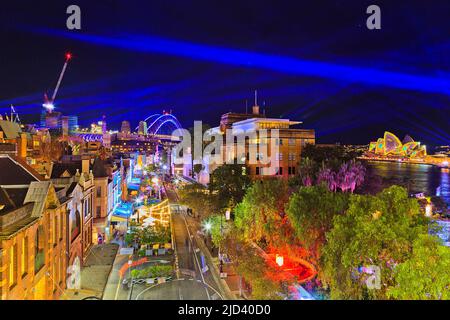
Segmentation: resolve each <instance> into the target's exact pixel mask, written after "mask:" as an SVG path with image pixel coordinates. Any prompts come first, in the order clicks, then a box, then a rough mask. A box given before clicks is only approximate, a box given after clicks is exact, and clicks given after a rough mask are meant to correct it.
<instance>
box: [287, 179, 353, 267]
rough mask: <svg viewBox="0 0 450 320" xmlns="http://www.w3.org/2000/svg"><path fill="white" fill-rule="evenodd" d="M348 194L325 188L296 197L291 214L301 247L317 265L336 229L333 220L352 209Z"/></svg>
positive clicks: (304, 191)
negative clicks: (328, 236) (305, 249)
mask: <svg viewBox="0 0 450 320" xmlns="http://www.w3.org/2000/svg"><path fill="white" fill-rule="evenodd" d="M348 198H349V195H348V194H344V193H340V192H338V193H334V192H331V191H329V190H328V188H327V187H326V186H325V185H319V186H313V187H302V188H300V189H299V190H298V191H297V192H296V193H294V194H292V196H291V198H290V199H289V204H288V205H287V210H286V211H287V214H288V217H289V220H290V221H291V224H292V226H293V228H294V230H295V234H296V236H297V237H298V238H299V240H300V241H301V243H302V244H303V245H304V246H305V247H306V248H307V249H308V250H309V251H310V254H311V255H312V258H313V263H315V264H317V263H318V259H319V257H320V251H321V248H322V246H323V245H324V244H325V241H326V238H325V235H326V233H327V232H328V231H330V229H331V228H332V225H333V218H334V217H335V216H336V215H340V214H343V213H344V212H345V210H346V209H347V208H348Z"/></svg>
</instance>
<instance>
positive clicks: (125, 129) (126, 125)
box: [120, 120, 131, 134]
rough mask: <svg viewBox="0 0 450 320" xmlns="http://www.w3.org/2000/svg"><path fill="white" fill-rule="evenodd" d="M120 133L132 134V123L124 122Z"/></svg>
mask: <svg viewBox="0 0 450 320" xmlns="http://www.w3.org/2000/svg"><path fill="white" fill-rule="evenodd" d="M120 132H121V133H128V134H129V133H131V126H130V122H128V121H126V120H124V121H122V126H121V127H120Z"/></svg>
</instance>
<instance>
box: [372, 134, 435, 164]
mask: <svg viewBox="0 0 450 320" xmlns="http://www.w3.org/2000/svg"><path fill="white" fill-rule="evenodd" d="M369 153H374V154H376V155H380V156H394V157H408V158H423V157H425V156H426V155H427V149H426V146H425V145H421V144H420V142H417V141H414V140H413V139H412V138H411V137H410V136H409V135H406V136H405V138H404V139H403V141H401V140H400V139H399V138H397V136H396V135H395V134H393V133H391V132H388V131H386V132H385V133H384V137H383V138H379V139H378V140H377V141H376V142H371V143H370V145H369Z"/></svg>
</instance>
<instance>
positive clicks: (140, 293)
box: [103, 188, 222, 300]
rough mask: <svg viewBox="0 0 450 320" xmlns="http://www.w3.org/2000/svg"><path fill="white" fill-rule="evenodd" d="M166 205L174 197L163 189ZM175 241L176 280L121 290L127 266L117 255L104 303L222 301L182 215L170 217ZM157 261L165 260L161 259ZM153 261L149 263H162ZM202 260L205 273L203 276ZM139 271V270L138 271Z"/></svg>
mask: <svg viewBox="0 0 450 320" xmlns="http://www.w3.org/2000/svg"><path fill="white" fill-rule="evenodd" d="M166 196H167V197H168V199H169V204H168V205H176V204H177V203H178V201H177V199H178V197H177V194H176V192H175V191H173V190H171V189H170V188H167V189H166ZM171 215H172V217H171V223H172V227H173V229H172V231H173V237H174V252H175V253H174V256H175V257H174V258H175V273H176V276H175V277H174V278H173V279H172V280H169V281H167V282H164V283H158V284H150V285H149V284H133V286H132V288H131V290H130V289H127V288H126V287H124V286H122V285H121V283H122V280H123V279H122V278H121V277H120V274H119V270H120V269H121V268H122V266H123V265H124V264H126V263H128V256H125V255H123V256H121V255H118V256H117V257H116V259H115V262H114V266H113V268H112V270H111V274H110V276H109V279H108V283H107V285H106V288H105V292H104V295H103V299H105V300H130V299H131V300H158V299H164V300H216V299H222V294H221V293H220V290H219V286H218V284H217V283H216V282H215V280H214V277H213V276H212V275H211V271H210V270H211V269H210V268H211V266H208V264H207V262H206V259H202V257H201V256H202V255H203V253H202V252H201V250H200V249H198V247H197V246H196V242H195V241H194V237H195V235H194V232H196V230H194V229H193V228H192V227H191V226H188V223H187V221H186V217H185V214H184V213H172V214H171ZM158 259H167V260H170V259H169V258H164V256H161V257H159V258H158ZM158 259H156V257H154V258H153V259H151V260H150V261H149V262H148V263H152V262H157V261H161V260H158ZM202 260H203V261H204V262H203V267H204V266H207V268H204V270H203V271H204V272H202V270H201V269H202ZM138 268H141V267H138Z"/></svg>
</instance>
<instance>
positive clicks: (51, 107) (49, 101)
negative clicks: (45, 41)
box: [42, 52, 72, 112]
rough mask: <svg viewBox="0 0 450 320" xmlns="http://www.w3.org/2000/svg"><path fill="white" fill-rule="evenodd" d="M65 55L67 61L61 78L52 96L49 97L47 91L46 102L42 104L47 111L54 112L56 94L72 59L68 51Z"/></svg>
mask: <svg viewBox="0 0 450 320" xmlns="http://www.w3.org/2000/svg"><path fill="white" fill-rule="evenodd" d="M65 57H66V61H65V62H64V65H63V68H62V70H61V74H60V75H59V79H58V82H57V83H56V87H55V90H54V91H53V95H52V98H51V99H49V98H48V96H47V93H45V94H44V104H43V105H42V106H43V107H44V108H45V109H46V110H47V112H52V111H53V110H54V109H55V99H56V94H57V93H58V90H59V86H60V85H61V81H62V79H63V77H64V73H65V72H66V68H67V64H68V63H69V60H70V59H72V54H71V53H70V52H68V53H66V56H65Z"/></svg>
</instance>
